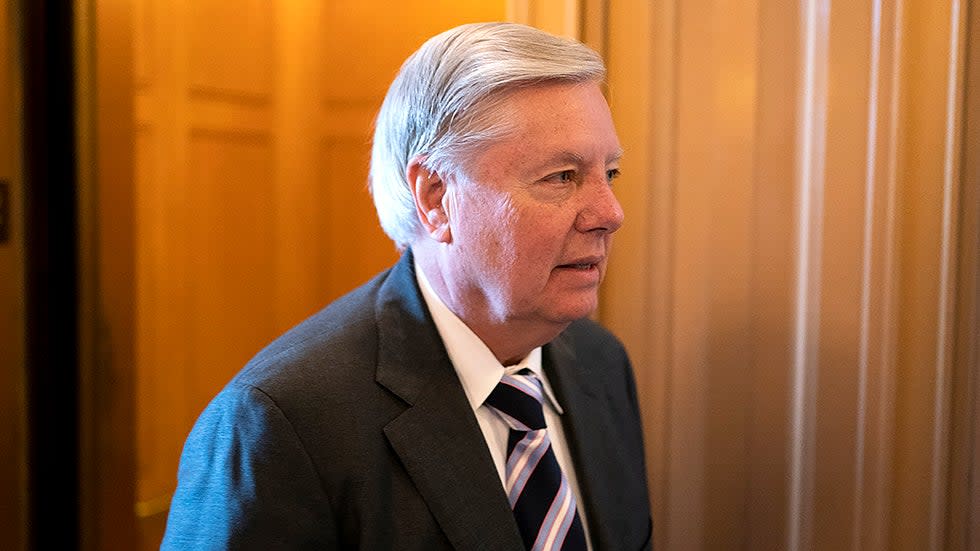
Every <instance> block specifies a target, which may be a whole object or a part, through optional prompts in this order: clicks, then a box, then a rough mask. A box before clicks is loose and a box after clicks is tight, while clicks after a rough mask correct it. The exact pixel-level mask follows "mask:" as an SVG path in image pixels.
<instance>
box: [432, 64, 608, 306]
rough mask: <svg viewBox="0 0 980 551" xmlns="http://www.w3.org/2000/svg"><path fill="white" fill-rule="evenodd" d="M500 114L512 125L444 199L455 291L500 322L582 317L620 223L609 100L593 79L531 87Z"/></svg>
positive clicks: (512, 97)
mask: <svg viewBox="0 0 980 551" xmlns="http://www.w3.org/2000/svg"><path fill="white" fill-rule="evenodd" d="M494 116H499V117H503V118H504V120H510V121H513V122H514V124H515V130H514V132H512V133H510V135H509V137H507V138H504V139H502V140H500V141H497V142H494V143H493V144H490V145H488V146H486V147H485V148H483V149H482V150H481V151H480V152H478V153H476V154H475V155H474V157H473V158H472V159H471V160H470V162H469V163H468V164H467V169H466V170H465V171H464V172H465V174H461V175H459V176H458V177H457V179H456V182H455V185H453V186H450V188H449V189H450V191H449V196H448V197H447V198H446V199H447V201H448V204H447V207H448V208H449V211H450V213H451V215H450V231H451V235H452V244H451V246H450V248H451V249H452V252H451V254H450V257H449V260H450V262H451V263H452V266H451V268H452V269H451V273H452V274H453V275H452V276H450V279H452V280H453V281H452V282H451V283H450V286H451V288H452V289H453V291H452V294H453V295H455V296H456V297H457V298H459V299H461V300H460V302H461V304H462V305H463V308H464V309H465V310H469V311H472V309H474V308H479V309H482V311H483V312H484V315H487V316H488V317H489V319H490V320H493V321H495V322H513V321H518V320H519V321H524V322H531V323H540V322H544V323H546V324H567V323H569V322H571V321H573V320H576V319H579V318H582V317H585V316H587V315H588V314H589V313H591V312H592V311H593V310H594V309H595V307H596V305H597V303H598V289H599V282H600V281H601V280H602V277H603V275H604V274H605V270H606V262H607V258H608V255H609V248H610V244H611V239H612V234H613V232H615V231H616V230H617V229H619V227H620V225H622V222H623V210H622V208H621V207H620V205H619V202H618V201H617V200H616V198H615V197H614V196H613V192H612V188H611V185H610V181H611V180H612V178H614V177H615V176H616V175H617V174H618V166H619V157H620V154H621V149H620V145H619V140H618V138H617V137H616V131H615V129H614V128H613V123H612V118H611V116H610V113H609V108H608V106H607V104H606V100H605V98H604V97H603V95H602V92H601V91H600V89H599V87H598V85H596V84H594V83H587V84H548V85H541V86H533V87H530V88H527V89H522V90H518V91H516V92H513V93H511V94H510V95H509V96H507V98H506V99H505V101H504V103H503V105H502V108H501V110H500V111H499V113H498V112H495V113H494ZM458 313H462V312H458Z"/></svg>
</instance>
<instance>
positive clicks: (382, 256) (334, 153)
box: [319, 140, 397, 301]
mask: <svg viewBox="0 0 980 551" xmlns="http://www.w3.org/2000/svg"><path fill="white" fill-rule="evenodd" d="M369 158H370V155H369V152H368V151H366V150H365V148H364V142H363V141H360V140H330V141H327V142H326V143H325V144H324V146H323V151H322V155H321V159H322V170H321V172H320V182H319V185H320V190H321V192H322V195H321V197H322V199H323V200H322V202H321V204H322V205H324V206H326V208H328V209H329V210H330V213H331V214H330V216H324V217H322V218H321V219H320V220H321V226H320V229H321V232H322V233H321V236H322V238H323V240H324V245H326V246H325V247H324V248H323V251H322V253H321V254H322V256H321V260H320V265H321V266H322V267H323V269H322V273H323V276H324V280H323V281H324V283H325V286H324V288H323V298H324V299H325V300H328V301H329V300H333V299H335V298H337V297H338V296H340V295H341V294H343V293H345V292H347V291H348V290H351V289H353V288H354V287H356V286H357V285H359V284H361V283H363V282H365V281H367V280H368V279H370V278H371V276H373V275H374V274H376V273H377V272H378V271H380V270H381V269H383V268H385V267H387V266H390V265H391V264H392V262H393V260H395V258H397V254H396V251H395V247H394V245H393V244H392V243H391V241H389V240H388V239H387V237H385V235H384V232H382V230H381V226H380V224H379V223H378V218H377V215H376V214H375V211H374V203H373V202H372V201H371V195H370V193H369V192H368V190H367V184H366V182H367V172H368V171H367V166H368V159H369ZM351 236H357V239H351Z"/></svg>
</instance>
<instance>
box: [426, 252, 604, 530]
mask: <svg viewBox="0 0 980 551" xmlns="http://www.w3.org/2000/svg"><path fill="white" fill-rule="evenodd" d="M415 274H416V277H417V279H418V282H419V288H420V289H421V290H422V297H423V298H424V299H425V303H426V305H427V306H428V307H429V313H430V314H432V319H433V321H434V322H435V324H436V329H437V330H438V331H439V336H440V337H441V338H442V342H443V344H444V345H445V346H446V351H447V352H448V353H449V359H450V360H451V361H452V363H453V367H454V368H455V369H456V374H457V375H458V376H459V380H460V382H462V383H463V391H464V392H466V398H467V399H468V400H469V402H470V407H472V408H473V413H474V414H476V420H477V421H478V422H479V423H480V429H481V430H482V431H483V437H484V438H485V439H486V441H487V447H489V448H490V455H491V456H492V457H493V462H494V465H496V467H497V473H498V474H499V475H500V483H501V485H503V486H505V489H506V482H505V481H506V476H507V475H506V464H507V437H508V435H509V433H510V427H508V426H507V424H506V423H505V422H504V421H503V419H501V418H500V416H498V415H497V414H496V413H494V412H493V411H491V410H490V408H489V407H487V406H485V405H483V402H484V401H485V400H486V399H487V397H488V396H490V393H491V392H493V389H494V388H496V386H497V383H499V382H500V379H501V378H502V377H503V376H504V374H511V373H516V372H518V371H520V370H522V369H525V368H527V369H530V370H531V371H532V372H533V373H534V374H535V375H537V376H538V378H539V379H541V384H542V385H543V386H544V394H545V396H546V397H547V399H546V400H545V403H544V404H543V409H544V419H545V422H546V423H547V424H548V436H549V437H550V438H551V447H552V448H553V450H554V452H555V459H557V460H558V465H559V466H560V467H561V470H562V472H563V473H564V474H565V477H566V478H567V479H568V483H569V484H570V485H571V487H572V491H573V492H574V493H575V501H576V503H577V504H579V506H578V514H579V517H580V518H581V520H582V528H583V529H584V530H585V539H586V542H589V527H588V522H587V519H586V518H585V510H584V508H583V506H582V505H581V504H582V494H581V492H579V487H578V479H577V478H576V476H575V468H574V464H573V463H572V456H571V454H570V453H569V451H568V443H567V442H566V441H565V434H564V432H563V430H562V425H561V415H562V413H563V412H562V409H561V405H560V404H559V403H558V400H557V399H556V398H555V395H554V393H553V392H552V390H551V385H550V384H549V383H548V377H546V376H545V374H544V371H543V370H542V369H541V347H538V348H535V349H534V350H532V351H531V353H530V354H528V355H527V356H526V357H525V358H524V359H523V360H521V361H520V363H518V364H516V365H510V366H506V367H504V366H503V365H502V364H501V363H500V362H499V361H498V360H497V358H496V356H494V355H493V352H491V351H490V349H489V348H488V347H487V345H486V344H484V342H483V341H482V340H480V337H478V336H476V334H475V333H473V331H472V330H470V328H469V327H467V326H466V324H465V323H463V320H461V319H459V317H458V316H456V314H454V313H453V312H452V311H451V310H450V309H449V307H447V306H446V304H445V303H444V302H443V301H442V299H441V298H439V295H437V294H436V292H435V291H434V290H433V289H432V286H431V285H430V284H429V281H428V279H426V277H425V274H424V273H422V270H421V268H420V267H419V265H418V262H416V263H415ZM588 545H589V549H592V544H591V542H589V543H588Z"/></svg>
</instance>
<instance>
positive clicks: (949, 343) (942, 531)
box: [929, 0, 965, 551]
mask: <svg viewBox="0 0 980 551" xmlns="http://www.w3.org/2000/svg"><path fill="white" fill-rule="evenodd" d="M961 13H962V10H961V2H960V0H951V2H950V6H949V30H948V35H949V38H948V40H949V49H948V64H947V75H946V94H945V96H946V97H945V100H946V105H945V132H944V137H943V138H944V139H943V159H942V165H943V179H942V220H941V228H942V229H941V237H940V244H939V255H940V258H939V267H938V269H939V283H938V285H939V287H938V292H937V295H938V304H937V306H936V310H937V316H936V317H937V328H936V333H937V334H936V345H935V346H936V360H935V380H936V387H935V398H934V414H933V424H934V427H933V440H932V470H931V488H930V489H931V491H930V494H931V495H930V510H929V549H932V550H936V551H939V550H940V549H943V547H944V545H945V542H946V540H947V532H946V528H947V522H946V518H947V513H948V496H949V491H950V488H949V480H950V478H949V474H950V457H951V450H950V444H951V439H950V435H951V432H952V426H951V425H952V422H951V417H950V416H951V404H950V401H951V398H952V394H953V392H952V387H951V382H952V381H951V380H952V371H953V365H952V362H951V360H952V356H953V335H954V333H955V328H954V323H955V320H954V313H955V308H954V302H953V301H954V300H955V298H956V292H955V288H954V286H955V284H956V283H955V279H954V278H955V275H956V254H957V250H958V244H957V238H958V236H957V235H956V231H957V226H958V211H959V205H958V204H956V201H958V199H959V156H958V153H959V152H960V130H961V121H962V119H961V115H962V111H961V108H960V105H961V102H962V83H963V70H962V57H963V56H962V51H963V44H962V41H961V39H960V36H961V35H962V29H963V26H964V22H965V18H963V17H962V16H961Z"/></svg>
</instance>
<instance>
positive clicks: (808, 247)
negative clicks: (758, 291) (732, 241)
mask: <svg viewBox="0 0 980 551" xmlns="http://www.w3.org/2000/svg"><path fill="white" fill-rule="evenodd" d="M800 16H801V18H802V22H801V25H800V27H801V29H802V33H801V37H800V38H801V40H802V47H801V52H802V56H803V57H802V59H801V63H800V71H801V76H800V81H801V82H802V83H803V86H802V90H803V93H802V94H801V96H800V98H799V101H800V103H799V111H800V113H799V121H800V122H799V125H800V126H799V128H798V130H797V134H796V136H797V140H798V142H797V155H798V156H799V160H798V165H797V166H798V171H799V172H798V173H797V175H796V188H797V197H798V199H797V201H798V203H797V209H798V210H797V251H796V255H797V256H796V293H795V294H796V296H795V304H796V306H795V319H794V330H793V333H794V340H793V351H794V352H793V376H792V381H793V382H792V397H791V404H792V406H791V407H792V410H791V414H790V415H791V424H790V427H791V446H790V450H789V453H790V487H789V495H788V496H787V497H788V500H789V512H788V514H787V520H788V521H789V523H790V524H789V526H788V528H787V538H788V540H787V548H788V549H790V550H791V551H798V550H799V549H808V548H809V542H810V537H811V530H812V524H811V520H812V519H813V485H814V469H815V466H814V461H815V457H816V456H815V452H816V450H815V445H816V442H815V439H814V437H815V423H816V422H815V418H814V416H815V409H814V408H815V403H814V402H815V400H816V392H817V388H816V385H817V370H818V363H817V361H818V358H817V357H816V355H817V352H816V350H817V347H818V346H819V338H820V335H819V327H820V321H819V320H820V290H819V289H820V281H819V277H818V274H819V273H820V271H821V260H822V257H821V254H822V242H821V235H822V233H823V232H822V229H821V228H822V221H823V209H822V207H823V181H824V160H825V156H824V154H825V142H824V140H825V136H826V126H825V124H826V113H825V108H826V99H827V98H826V94H827V61H828V26H829V17H830V4H829V1H826V0H808V1H806V2H804V3H803V7H802V9H801V14H800Z"/></svg>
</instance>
